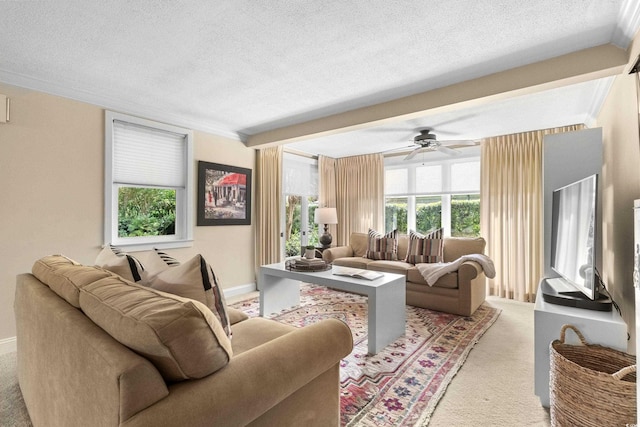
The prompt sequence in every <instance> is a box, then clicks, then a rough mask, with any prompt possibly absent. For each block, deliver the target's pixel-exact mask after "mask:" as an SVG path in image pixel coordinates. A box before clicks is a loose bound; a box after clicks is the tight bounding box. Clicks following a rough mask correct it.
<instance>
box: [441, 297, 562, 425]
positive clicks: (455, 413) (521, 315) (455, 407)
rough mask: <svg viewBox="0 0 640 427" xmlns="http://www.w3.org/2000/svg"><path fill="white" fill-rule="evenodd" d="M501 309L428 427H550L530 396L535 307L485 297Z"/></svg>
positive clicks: (541, 408)
mask: <svg viewBox="0 0 640 427" xmlns="http://www.w3.org/2000/svg"><path fill="white" fill-rule="evenodd" d="M488 304H489V305H491V306H493V307H496V308H500V309H502V313H501V314H500V317H498V320H497V321H496V323H494V325H493V326H492V327H491V328H489V330H488V331H487V332H486V333H485V334H484V335H483V336H482V339H480V341H479V342H478V344H477V345H476V346H475V347H474V348H473V350H472V351H471V353H470V354H469V357H468V358H467V361H466V362H465V364H464V365H462V368H461V369H460V370H459V371H458V375H456V377H455V378H454V379H453V381H452V382H451V384H449V387H448V388H447V392H446V393H445V395H444V397H443V398H442V400H441V401H440V403H439V404H438V406H437V408H436V410H435V412H434V413H433V416H432V417H431V422H430V423H429V425H430V426H447V427H449V426H458V427H464V426H492V427H493V426H495V427H499V426H509V427H512V426H548V425H550V420H549V412H548V410H545V409H544V408H543V407H542V406H540V400H539V399H538V397H537V396H536V395H535V394H534V388H533V382H534V381H533V378H534V366H533V352H534V351H533V304H530V303H521V302H517V301H511V300H505V299H501V298H496V297H489V298H488Z"/></svg>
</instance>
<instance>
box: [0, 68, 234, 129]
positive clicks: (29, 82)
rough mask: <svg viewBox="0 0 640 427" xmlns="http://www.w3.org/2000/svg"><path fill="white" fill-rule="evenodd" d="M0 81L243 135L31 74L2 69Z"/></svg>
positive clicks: (170, 121) (134, 113)
mask: <svg viewBox="0 0 640 427" xmlns="http://www.w3.org/2000/svg"><path fill="white" fill-rule="evenodd" d="M0 82H2V83H6V84H9V85H12V86H18V87H21V88H25V89H30V90H35V91H38V92H44V93H47V94H49V95H55V96H60V97H63V98H68V99H72V100H74V101H80V102H84V103H87V104H91V105H96V106H98V107H101V108H104V109H107V110H114V111H118V112H120V113H125V114H130V115H132V116H139V117H141V118H145V119H149V120H154V121H157V122H163V123H167V124H171V125H175V126H180V127H185V128H189V129H193V130H198V131H202V132H207V133H211V134H214V135H218V136H222V137H225V138H229V139H232V140H235V141H242V136H241V135H240V134H238V132H235V131H232V130H230V129H227V128H225V127H223V126H221V125H219V124H216V123H208V122H203V121H201V120H194V119H193V118H190V117H187V116H183V115H180V114H174V113H169V112H166V111H163V110H161V109H157V108H153V107H149V106H144V105H140V104H136V103H132V102H124V101H122V100H121V99H114V98H110V97H107V96H103V95H97V94H95V93H91V92H87V91H84V90H81V89H74V88H71V87H69V86H66V85H62V84H58V83H53V82H48V81H44V80H40V79H36V78H33V77H30V76H25V75H22V74H17V73H13V72H10V71H5V70H0Z"/></svg>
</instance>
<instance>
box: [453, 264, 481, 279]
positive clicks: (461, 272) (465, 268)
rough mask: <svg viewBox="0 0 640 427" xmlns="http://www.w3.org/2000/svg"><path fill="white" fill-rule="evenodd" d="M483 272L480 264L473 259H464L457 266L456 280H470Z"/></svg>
mask: <svg viewBox="0 0 640 427" xmlns="http://www.w3.org/2000/svg"><path fill="white" fill-rule="evenodd" d="M480 274H484V273H483V271H482V266H481V265H480V264H479V263H477V262H475V261H465V262H463V263H462V264H461V265H460V267H459V268H458V281H459V282H461V281H471V280H473V279H475V278H476V277H478V276H479V275H480Z"/></svg>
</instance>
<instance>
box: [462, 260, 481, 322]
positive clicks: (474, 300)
mask: <svg viewBox="0 0 640 427" xmlns="http://www.w3.org/2000/svg"><path fill="white" fill-rule="evenodd" d="M458 289H459V295H458V312H457V314H460V315H462V316H470V315H471V314H473V312H474V311H476V309H477V308H478V307H480V305H481V304H482V303H483V302H484V300H485V298H486V296H487V290H486V284H485V275H484V271H483V270H482V267H481V266H480V264H478V263H477V262H475V261H466V262H464V263H462V265H461V266H460V268H458Z"/></svg>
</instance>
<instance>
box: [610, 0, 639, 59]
mask: <svg viewBox="0 0 640 427" xmlns="http://www.w3.org/2000/svg"><path fill="white" fill-rule="evenodd" d="M639 27H640V2H639V1H638V0H624V2H623V3H622V6H621V7H620V12H618V26H617V27H616V29H615V31H614V32H613V37H612V38H611V43H613V44H614V45H616V46H618V47H621V48H622V49H627V48H628V47H629V45H630V44H631V41H632V40H633V38H634V37H635V35H636V34H635V31H636V30H637V29H638V28H639Z"/></svg>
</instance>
